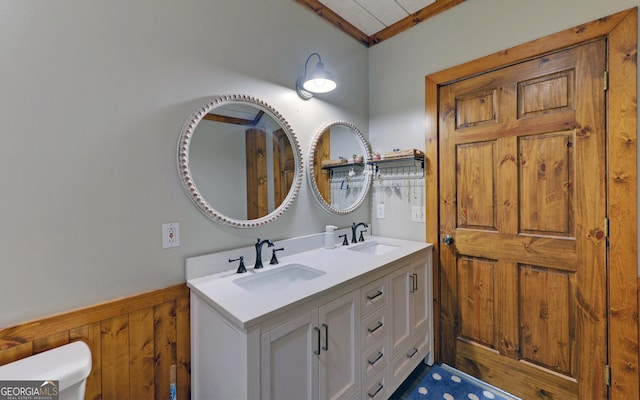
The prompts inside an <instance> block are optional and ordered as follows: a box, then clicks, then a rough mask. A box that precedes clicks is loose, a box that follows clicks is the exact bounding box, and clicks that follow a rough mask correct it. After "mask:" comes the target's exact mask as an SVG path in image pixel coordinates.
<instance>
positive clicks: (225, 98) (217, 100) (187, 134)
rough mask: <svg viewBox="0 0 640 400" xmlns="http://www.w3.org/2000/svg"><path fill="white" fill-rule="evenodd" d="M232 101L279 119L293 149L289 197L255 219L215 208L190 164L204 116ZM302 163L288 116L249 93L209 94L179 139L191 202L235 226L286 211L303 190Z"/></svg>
mask: <svg viewBox="0 0 640 400" xmlns="http://www.w3.org/2000/svg"><path fill="white" fill-rule="evenodd" d="M233 103H248V104H250V105H253V106H255V107H256V108H258V109H260V110H262V111H265V112H266V113H267V114H269V116H270V117H272V118H273V119H274V120H275V121H276V122H278V123H279V124H280V126H281V127H282V129H283V130H284V131H285V133H286V135H287V138H288V139H289V141H290V142H291V148H292V150H293V152H294V158H295V177H294V180H293V183H292V185H291V188H290V189H289V193H288V194H287V197H286V198H285V199H284V201H283V202H282V203H281V204H280V205H279V206H278V207H276V209H275V210H273V211H272V212H270V213H269V214H267V215H265V216H264V217H260V218H256V219H237V218H233V217H229V216H227V215H225V214H223V213H221V212H220V211H218V210H216V209H215V207H213V206H212V205H211V203H209V201H208V200H207V199H205V198H204V197H203V196H202V194H201V193H200V191H199V190H198V187H197V185H196V182H194V179H193V175H192V174H191V168H190V167H189V146H190V144H191V141H192V139H193V135H194V133H195V130H196V128H197V127H198V124H199V123H200V121H202V119H203V118H204V116H205V115H207V114H208V113H209V112H211V111H212V110H213V109H215V108H216V107H220V106H223V105H225V104H233ZM303 164H304V163H303V160H302V151H301V148H300V142H299V141H298V138H297V137H296V136H295V134H294V133H293V129H291V126H290V125H289V123H288V122H287V120H285V119H284V117H283V116H282V115H281V114H280V113H279V112H278V111H276V110H275V109H274V108H273V107H271V106H270V105H269V104H267V103H266V102H264V101H262V100H260V99H257V98H255V97H251V96H248V95H242V94H231V95H221V96H214V97H211V98H209V99H208V100H207V101H206V102H205V103H204V104H203V105H200V106H198V108H197V109H196V110H195V111H194V112H193V113H192V114H191V115H190V116H189V118H188V119H187V122H185V124H184V126H183V127H182V130H181V132H180V139H179V141H178V175H179V176H180V182H181V183H182V186H183V188H184V190H185V191H186V193H187V195H188V196H189V199H191V202H192V203H193V204H195V206H196V207H197V208H198V209H199V210H200V211H201V212H202V213H203V214H204V215H205V216H207V217H208V218H209V219H211V220H212V221H214V222H217V223H220V224H223V225H229V226H233V227H235V228H256V227H259V226H262V225H264V224H266V223H269V222H271V221H273V220H275V219H276V218H278V217H280V216H281V215H282V214H283V213H284V212H285V211H287V210H288V209H289V207H291V205H292V204H293V203H294V200H295V199H296V197H297V196H298V193H299V192H300V186H301V185H302V179H303V176H304V172H303Z"/></svg>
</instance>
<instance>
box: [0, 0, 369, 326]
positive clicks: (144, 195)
mask: <svg viewBox="0 0 640 400" xmlns="http://www.w3.org/2000/svg"><path fill="white" fill-rule="evenodd" d="M0 37H1V38H2V40H0V54H1V58H2V61H1V62H0V65H1V66H0V130H1V134H2V141H1V145H0V185H1V187H2V200H0V221H1V223H2V226H1V228H0V249H1V250H0V266H1V269H0V271H1V277H0V327H3V326H8V325H10V324H13V323H17V322H20V321H25V320H31V319H34V318H39V317H42V316H45V315H49V314H52V313H57V312H61V311H65V310H70V309H74V308H77V307H81V306H88V305H92V304H95V303H98V302H102V301H106V300H111V299H115V298H118V297H122V296H126V295H131V294H135V293H140V292H145V291H148V290H152V289H157V288H162V287H166V286H170V285H173V284H176V283H179V282H183V281H184V271H183V269H184V259H185V257H189V256H194V255H200V254H204V253H209V252H213V251H216V250H222V249H230V248H234V247H240V246H246V245H249V244H252V243H253V242H254V241H255V240H256V238H257V237H261V238H271V239H279V238H284V237H289V236H294V235H303V234H310V233H315V232H321V231H322V229H323V227H324V225H326V224H328V223H332V224H336V225H346V224H347V223H350V222H351V220H352V219H354V220H356V219H357V220H362V219H365V218H368V210H367V209H366V208H364V209H363V210H359V211H358V213H356V214H355V215H354V216H350V217H346V218H345V217H342V218H339V217H334V216H330V215H329V214H327V213H325V212H324V211H322V210H321V209H320V208H319V207H318V206H317V205H316V204H315V201H314V199H313V198H312V197H311V196H310V192H309V188H308V187H307V186H306V183H305V184H304V185H303V187H302V191H301V194H300V196H299V199H298V202H297V204H296V205H295V206H294V207H293V208H292V209H290V210H288V211H287V213H285V215H284V217H282V218H281V219H280V220H278V221H276V222H274V223H272V224H270V225H268V226H266V227H264V228H260V229H253V230H238V229H234V228H227V227H224V226H221V225H218V224H215V223H213V222H211V221H209V220H207V219H206V218H205V217H204V216H203V215H202V214H200V212H199V211H198V210H197V209H196V208H195V207H194V206H193V205H192V204H191V202H190V200H189V199H188V197H187V196H186V194H185V193H184V192H183V190H182V187H181V185H180V182H179V181H178V175H177V168H176V156H175V153H176V144H177V139H178V135H179V133H180V129H181V128H182V125H183V123H184V121H185V120H186V119H187V118H188V116H189V115H190V113H191V112H192V111H193V110H194V109H195V107H196V106H197V105H198V104H200V103H201V102H203V100H204V99H205V98H207V97H209V96H212V95H216V94H227V93H244V94H249V95H253V96H255V97H258V98H260V99H262V100H264V101H266V102H267V103H269V104H271V105H272V106H274V107H275V108H276V109H278V110H279V111H280V112H281V113H282V115H283V116H284V117H285V118H286V119H287V120H288V121H289V123H290V124H291V126H292V128H293V130H294V132H295V133H296V134H297V135H298V136H299V138H300V141H301V145H302V148H303V151H304V152H306V150H307V147H308V145H309V143H310V141H311V136H312V135H313V133H314V132H315V130H316V129H317V128H319V127H320V126H321V125H323V124H325V123H327V122H329V121H332V120H336V119H344V120H349V121H352V122H353V123H354V124H356V125H357V126H359V127H360V128H361V130H362V131H363V132H366V131H367V130H368V126H367V124H368V114H367V113H368V105H367V100H368V77H367V49H366V48H365V47H363V46H362V45H360V44H359V43H357V42H356V41H354V40H352V39H350V38H349V37H347V36H346V35H345V34H343V33H342V32H340V31H338V30H337V29H335V28H334V27H332V26H331V25H330V24H328V23H326V22H325V21H323V20H321V19H320V18H318V17H317V16H315V15H314V14H313V13H311V12H309V11H308V10H306V9H305V8H304V7H302V6H300V5H298V4H296V3H295V2H293V1H291V0H260V1H256V0H214V1H211V0H181V1H170V0H135V1H130V0H109V1H106V0H104V1H100V0H56V1H39V0H20V1H2V2H0ZM314 51H317V52H320V54H321V55H322V57H323V61H324V62H325V64H326V66H327V68H330V69H331V70H332V72H333V73H334V74H335V76H336V77H337V79H338V81H339V84H340V87H339V90H337V91H335V92H333V93H331V94H328V95H325V96H323V97H322V100H319V99H312V100H310V101H303V100H301V99H300V98H299V97H298V96H297V95H296V93H295V91H294V90H293V86H294V82H295V78H296V76H297V75H298V74H300V73H302V69H303V67H304V62H305V60H306V58H307V56H308V55H309V54H311V53H312V52H314ZM302 220H304V221H305V222H304V223H297V221H302ZM166 222H179V223H180V233H181V236H182V237H181V239H182V246H180V247H177V248H173V249H167V250H164V249H162V241H161V225H162V223H166Z"/></svg>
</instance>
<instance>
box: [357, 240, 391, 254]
mask: <svg viewBox="0 0 640 400" xmlns="http://www.w3.org/2000/svg"><path fill="white" fill-rule="evenodd" d="M399 248H400V246H394V245H392V244H386V243H380V242H368V243H363V244H358V245H355V246H353V247H349V250H351V251H358V252H360V253H366V254H371V255H374V256H379V255H381V254H385V253H388V252H390V251H393V250H397V249H399Z"/></svg>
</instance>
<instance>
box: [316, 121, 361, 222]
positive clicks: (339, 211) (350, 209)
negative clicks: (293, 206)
mask: <svg viewBox="0 0 640 400" xmlns="http://www.w3.org/2000/svg"><path fill="white" fill-rule="evenodd" d="M336 125H343V126H346V127H347V128H349V129H351V131H352V132H353V134H354V135H355V136H356V139H357V140H358V142H359V143H358V144H359V145H360V152H361V153H362V155H363V158H364V159H363V160H362V162H363V164H364V170H363V173H364V180H363V186H362V193H361V194H360V197H359V198H358V200H357V201H355V202H354V203H353V204H351V205H350V206H349V207H348V208H344V209H337V208H335V207H333V206H331V204H329V203H327V201H326V200H325V199H324V197H322V194H321V193H320V189H319V188H318V184H317V182H316V176H315V172H314V168H313V167H314V165H313V164H314V159H315V154H316V149H317V147H318V142H319V141H320V138H321V137H322V135H323V133H324V132H325V131H326V130H327V129H329V128H331V127H332V126H336ZM307 157H308V165H307V174H308V178H309V186H310V187H311V189H312V192H313V197H315V198H316V201H317V202H318V204H320V206H322V208H323V209H324V210H325V211H327V212H328V213H331V214H338V215H345V214H349V213H352V212H353V211H355V210H356V209H357V208H358V207H360V206H361V205H362V203H363V202H364V201H365V199H366V198H367V196H368V194H369V190H370V188H371V180H372V178H371V173H370V171H369V162H370V161H371V149H370V147H369V143H368V142H367V139H366V138H365V137H364V136H363V135H362V132H360V130H359V129H358V128H357V127H356V126H355V125H354V124H352V123H351V122H347V121H341V120H338V121H333V122H329V123H327V124H325V125H323V126H322V127H320V129H318V130H317V131H316V133H315V135H314V136H313V140H312V141H311V146H310V147H309V154H308V156H307Z"/></svg>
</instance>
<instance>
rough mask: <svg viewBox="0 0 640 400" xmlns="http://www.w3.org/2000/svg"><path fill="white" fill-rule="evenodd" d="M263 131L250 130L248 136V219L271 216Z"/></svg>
mask: <svg viewBox="0 0 640 400" xmlns="http://www.w3.org/2000/svg"><path fill="white" fill-rule="evenodd" d="M266 135H267V134H266V132H265V131H264V130H263V129H259V128H250V129H247V130H246V132H245V136H246V160H247V161H246V163H247V219H258V218H262V217H264V216H265V215H267V214H269V188H268V182H267V136H266Z"/></svg>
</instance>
